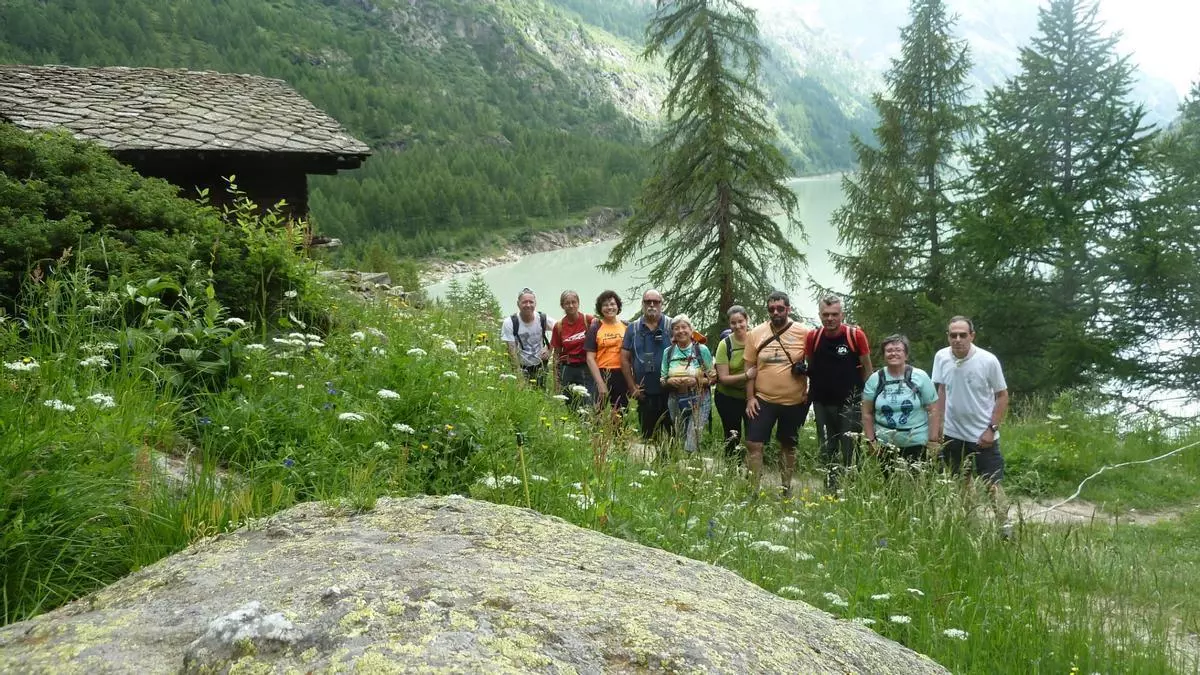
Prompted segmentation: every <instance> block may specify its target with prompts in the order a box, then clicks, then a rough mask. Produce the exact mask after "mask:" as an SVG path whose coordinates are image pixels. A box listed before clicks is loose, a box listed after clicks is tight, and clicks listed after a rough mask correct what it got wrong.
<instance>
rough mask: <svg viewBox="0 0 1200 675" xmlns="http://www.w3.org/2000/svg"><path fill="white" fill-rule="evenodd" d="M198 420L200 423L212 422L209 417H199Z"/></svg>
mask: <svg viewBox="0 0 1200 675" xmlns="http://www.w3.org/2000/svg"><path fill="white" fill-rule="evenodd" d="M198 421H199V422H200V424H212V418H211V417H201V418H200V419H199V420H198Z"/></svg>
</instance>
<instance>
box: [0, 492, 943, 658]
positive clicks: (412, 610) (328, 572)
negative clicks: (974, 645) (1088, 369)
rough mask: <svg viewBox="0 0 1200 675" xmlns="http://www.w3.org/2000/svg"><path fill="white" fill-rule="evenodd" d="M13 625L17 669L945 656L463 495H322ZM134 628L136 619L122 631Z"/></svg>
mask: <svg viewBox="0 0 1200 675" xmlns="http://www.w3.org/2000/svg"><path fill="white" fill-rule="evenodd" d="M269 525H270V526H280V527H286V528H287V529H288V530H289V531H290V532H291V533H292V534H293V536H290V537H286V538H276V537H271V536H269V531H270V526H268V527H262V526H259V527H254V528H245V529H242V530H239V531H238V532H235V533H233V534H228V535H223V536H222V537H221V538H219V539H217V538H214V539H210V540H206V541H204V542H201V543H199V544H197V545H196V546H193V547H192V548H190V549H188V550H187V551H184V552H181V553H179V554H177V555H174V556H171V557H170V558H167V559H165V560H162V561H160V562H158V563H156V564H154V565H152V566H150V567H147V568H146V569H144V570H141V571H140V572H138V573H136V574H134V575H131V576H130V577H128V578H126V579H123V580H121V581H119V582H117V583H116V584H113V585H112V586H110V587H108V588H106V589H104V590H102V591H100V592H98V593H96V594H94V595H93V596H92V597H90V598H84V599H82V600H79V601H77V602H75V603H72V604H71V605H68V606H66V607H63V608H60V609H59V610H56V611H54V612H50V613H49V614H45V615H43V616H39V617H36V618H34V619H32V620H30V621H26V622H22V623H19V624H14V625H11V626H7V627H4V628H2V629H0V672H21V673H28V672H35V673H69V672H79V673H84V672H87V673H95V672H137V673H160V672H161V673H167V672H172V673H177V672H180V671H185V672H206V673H232V672H254V673H258V672H264V673H266V672H274V673H284V672H339V671H352V670H358V671H360V672H392V671H395V672H411V671H414V670H420V671H424V670H447V671H454V672H522V673H526V672H545V673H600V672H632V671H646V670H649V671H670V672H718V673H719V672H728V673H745V672H781V673H782V672H787V673H798V672H804V673H855V672H858V673H887V672H901V673H906V674H908V673H940V672H945V671H944V670H943V669H942V668H941V667H940V666H938V665H937V664H936V663H934V662H933V661H931V660H930V659H928V658H927V657H924V656H922V655H920V654H917V653H915V652H913V651H911V650H909V649H906V648H904V647H902V646H901V645H899V644H896V643H894V642H891V641H890V640H887V639H885V638H883V637H881V636H879V635H878V634H876V633H874V632H871V631H869V630H867V629H864V628H862V627H859V626H856V625H853V624H851V623H849V622H845V621H840V620H838V619H836V618H834V617H832V616H830V615H829V614H826V613H825V612H823V611H820V610H818V609H815V608H813V607H811V606H809V605H806V604H804V603H801V602H797V601H791V600H786V599H783V598H779V597H777V596H775V595H772V594H770V593H768V592H766V591H764V590H762V589H760V588H758V587H756V586H754V585H752V584H750V583H749V582H747V581H745V580H744V579H741V578H740V577H738V576H737V575H735V574H733V573H732V572H729V571H726V570H722V569H720V568H716V567H713V566H711V565H707V564H705V563H701V562H697V561H693V560H688V559H686V558H681V557H679V556H676V555H672V554H670V553H666V552H664V551H660V550H657V549H651V548H647V547H644V546H640V545H638V544H634V543H630V542H627V541H623V540H619V539H614V538H611V537H607V536H605V535H602V534H599V533H596V532H592V531H589V530H584V529H581V528H578V527H575V526H573V525H571V524H569V523H567V522H565V521H563V520H560V519H558V518H553V517H548V516H544V515H541V514H538V513H535V512H532V511H529V510H525V509H519V508H514V507H508V506H499V505H495V504H489V503H486V502H478V501H473V500H467V499H462V498H434V497H422V498H413V499H381V500H379V502H378V503H377V505H376V508H375V509H374V510H372V511H369V512H366V513H360V514H347V513H343V512H339V511H336V510H333V509H328V508H326V507H325V506H324V505H322V504H316V503H314V504H304V505H300V506H297V507H294V508H292V509H289V510H287V511H285V512H282V513H280V514H278V515H276V516H275V517H273V518H272V519H271V522H270V524H269ZM118 627H119V628H118Z"/></svg>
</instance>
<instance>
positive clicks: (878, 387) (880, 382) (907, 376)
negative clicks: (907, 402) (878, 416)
mask: <svg viewBox="0 0 1200 675" xmlns="http://www.w3.org/2000/svg"><path fill="white" fill-rule="evenodd" d="M886 371H887V368H880V369H879V372H878V373H876V374H875V376H876V378H877V379H876V381H875V398H874V399H872V401H871V402H872V403H874V402H875V401H878V400H879V397H880V395H882V394H883V388H884V387H885V386H887V375H886ZM912 372H913V368H912V366H907V365H906V366H904V384H905V385H907V386H908V390H909V391H911V392H912V393H914V394H916V395H917V398H920V397H921V390H920V389H917V385H915V384H913V380H912Z"/></svg>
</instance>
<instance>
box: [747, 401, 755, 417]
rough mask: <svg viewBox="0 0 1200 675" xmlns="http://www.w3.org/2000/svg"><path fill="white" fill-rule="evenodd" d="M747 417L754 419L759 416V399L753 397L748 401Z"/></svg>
mask: <svg viewBox="0 0 1200 675" xmlns="http://www.w3.org/2000/svg"><path fill="white" fill-rule="evenodd" d="M746 417H749V418H750V419H754V418H756V417H758V399H757V398H752V399H750V400H749V401H746Z"/></svg>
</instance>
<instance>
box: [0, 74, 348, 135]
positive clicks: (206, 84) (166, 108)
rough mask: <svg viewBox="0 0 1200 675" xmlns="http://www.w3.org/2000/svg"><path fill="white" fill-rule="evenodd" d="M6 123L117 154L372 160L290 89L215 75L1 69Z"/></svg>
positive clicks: (0, 108)
mask: <svg viewBox="0 0 1200 675" xmlns="http://www.w3.org/2000/svg"><path fill="white" fill-rule="evenodd" d="M0 120H4V121H8V122H11V123H13V124H15V125H16V126H17V127H19V128H22V129H26V130H31V131H32V130H36V129H51V128H55V127H65V128H66V129H67V130H69V131H70V132H71V133H72V134H74V135H75V137H76V138H80V139H86V140H90V141H95V142H97V143H99V144H101V145H103V146H105V147H108V148H110V149H112V150H114V151H129V150H169V151H226V152H253V153H304V154H320V155H368V154H370V152H371V151H370V148H368V147H367V146H366V145H365V144H363V143H362V142H361V141H359V140H358V139H356V138H354V137H353V136H351V135H350V134H349V133H347V132H346V130H345V129H343V128H342V126H341V125H340V124H338V122H337V120H335V119H333V118H332V117H330V116H329V115H327V114H325V113H324V112H322V111H321V110H319V109H317V107H316V106H314V105H313V104H312V103H309V102H308V100H306V99H305V98H304V97H303V96H301V95H300V94H299V93H297V92H296V90H295V89H292V88H291V87H290V86H289V85H288V84H287V83H286V82H284V81H282V80H274V79H270V78H266V77H259V76H256V75H231V74H226V73H215V72H210V71H191V70H164V69H161V68H123V67H120V68H116V67H114V68H74V67H69V66H19V65H0Z"/></svg>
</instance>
